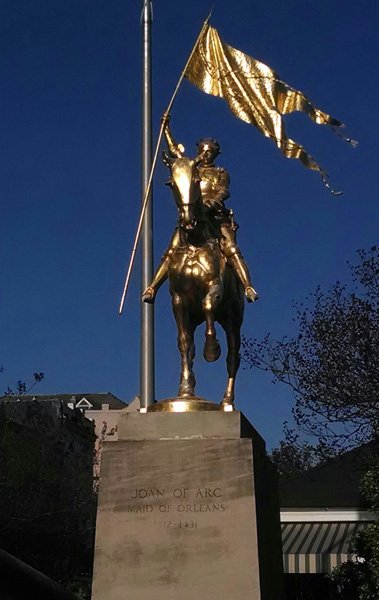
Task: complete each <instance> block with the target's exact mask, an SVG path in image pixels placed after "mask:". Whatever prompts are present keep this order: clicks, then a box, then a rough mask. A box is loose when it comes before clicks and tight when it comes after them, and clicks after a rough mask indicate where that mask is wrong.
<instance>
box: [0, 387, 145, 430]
mask: <svg viewBox="0 0 379 600" xmlns="http://www.w3.org/2000/svg"><path fill="white" fill-rule="evenodd" d="M5 401H7V402H30V401H37V402H40V403H51V402H53V403H56V404H57V405H60V404H62V405H63V406H66V407H68V408H69V409H74V408H76V409H79V410H80V411H81V412H82V413H83V415H84V416H85V417H87V419H90V420H91V421H93V422H94V423H95V434H96V435H97V436H98V437H100V436H101V434H102V432H103V430H104V423H105V424H106V431H107V432H108V434H109V432H111V431H113V432H114V433H113V435H111V436H109V437H111V438H112V440H117V421H118V417H119V414H120V412H121V411H122V410H128V411H133V410H138V408H139V399H138V396H136V398H134V400H133V401H132V402H131V403H130V404H126V403H125V402H123V401H122V400H120V399H119V398H117V396H114V395H113V394H111V393H110V392H105V393H97V394H92V393H79V394H33V395H25V396H17V395H14V396H3V398H0V403H1V402H5Z"/></svg>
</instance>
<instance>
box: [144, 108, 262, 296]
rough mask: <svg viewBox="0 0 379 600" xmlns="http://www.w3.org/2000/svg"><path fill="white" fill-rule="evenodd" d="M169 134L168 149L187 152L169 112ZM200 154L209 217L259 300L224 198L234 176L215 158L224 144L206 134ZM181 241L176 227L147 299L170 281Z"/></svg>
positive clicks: (227, 254) (177, 153) (226, 253)
mask: <svg viewBox="0 0 379 600" xmlns="http://www.w3.org/2000/svg"><path fill="white" fill-rule="evenodd" d="M163 118H164V121H165V130H164V131H165V136H166V141H167V146H168V150H169V153H170V155H171V156H173V157H177V158H179V157H182V156H184V147H183V146H182V144H177V143H176V142H175V140H174V138H173V135H172V133H171V129H170V127H169V115H165V116H164V117H163ZM197 148H198V155H200V156H201V157H202V158H201V162H200V163H199V166H198V172H199V176H200V179H201V181H200V189H201V195H202V200H203V203H204V204H205V205H206V206H207V207H208V208H209V218H210V220H211V221H212V224H213V225H214V228H215V230H216V232H217V233H218V237H219V240H220V248H221V252H222V253H223V255H224V256H225V258H226V260H227V261H228V264H229V265H230V266H231V268H232V269H233V271H234V272H235V273H236V275H237V277H238V278H239V279H240V281H241V283H242V285H243V287H244V290H245V296H246V299H247V301H248V302H254V301H255V300H258V294H257V292H256V291H255V289H254V288H253V286H252V284H251V281H250V274H249V269H248V266H247V264H246V262H245V259H244V258H243V256H242V253H241V250H240V249H239V247H238V245H237V241H236V230H237V228H238V225H237V224H236V223H235V221H234V218H233V211H231V210H228V209H227V208H226V207H225V205H224V202H225V200H227V199H228V198H229V196H230V192H229V183H230V177H229V174H228V172H227V170H226V169H223V168H222V167H216V166H215V164H214V163H215V160H216V158H217V156H218V155H219V154H220V144H219V143H218V142H217V140H214V139H212V138H203V139H201V140H200V141H199V142H198V143H197ZM178 244H179V231H178V228H176V229H175V232H174V235H173V237H172V239H171V242H170V245H169V247H168V248H167V250H166V252H165V253H164V255H163V257H162V261H161V264H160V265H159V267H158V269H157V271H156V273H155V276H154V279H153V281H152V282H151V284H150V286H149V287H148V288H146V290H145V291H144V293H143V294H142V300H143V301H144V302H149V303H152V302H154V300H155V296H156V293H157V291H158V289H159V288H160V287H161V285H162V284H163V283H164V282H165V281H166V279H167V275H168V265H169V262H170V257H171V255H172V253H173V252H174V249H175V248H176V247H177V246H178Z"/></svg>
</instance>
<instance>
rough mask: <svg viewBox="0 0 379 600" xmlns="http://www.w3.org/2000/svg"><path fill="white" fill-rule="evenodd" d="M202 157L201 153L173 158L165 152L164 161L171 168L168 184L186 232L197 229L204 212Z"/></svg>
mask: <svg viewBox="0 0 379 600" xmlns="http://www.w3.org/2000/svg"><path fill="white" fill-rule="evenodd" d="M201 159H202V156H201V155H200V156H197V157H196V158H195V159H193V160H191V159H190V158H187V157H185V156H183V157H180V158H171V157H170V156H168V155H167V154H166V152H163V162H164V164H165V165H166V166H167V167H169V169H170V177H169V179H168V181H167V185H169V186H170V187H171V189H172V193H173V195H174V200H175V203H176V206H177V209H178V211H179V225H180V227H181V228H182V229H184V231H186V232H189V231H192V230H193V229H195V227H196V225H197V222H198V218H199V216H200V215H201V212H202V207H203V202H202V199H201V192H200V181H201V179H200V177H199V173H198V171H197V165H198V164H199V163H200V161H201Z"/></svg>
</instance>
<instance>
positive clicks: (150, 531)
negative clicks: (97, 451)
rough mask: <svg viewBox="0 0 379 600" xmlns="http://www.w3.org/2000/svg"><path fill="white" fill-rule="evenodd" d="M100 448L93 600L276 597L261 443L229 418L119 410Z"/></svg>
mask: <svg viewBox="0 0 379 600" xmlns="http://www.w3.org/2000/svg"><path fill="white" fill-rule="evenodd" d="M118 433H119V441H118V442H109V443H107V444H104V448H103V456H102V464H101V477H100V495H99V506H98V517H97V530H96V548H95V564H94V582H93V593H92V600H125V599H127V600H147V599H148V598H149V600H150V598H152V597H154V599H155V600H194V599H197V600H242V599H244V600H247V599H251V600H279V599H281V598H282V595H281V594H282V554H281V539H280V523H279V509H278V505H277V496H276V493H275V489H274V487H275V486H274V485H273V479H272V473H271V468H270V465H269V463H268V461H267V458H266V455H265V446H264V442H263V440H262V438H261V437H260V436H259V435H258V434H257V432H256V431H255V430H254V429H253V427H252V426H251V425H250V424H249V423H248V421H246V419H244V417H243V416H242V415H241V413H239V412H238V411H235V412H233V413H223V412H215V413H206V412H205V413H201V412H198V413H196V412H195V413H178V414H176V413H148V414H143V415H140V414H135V413H130V414H128V413H126V414H122V415H121V419H120V423H119V431H118Z"/></svg>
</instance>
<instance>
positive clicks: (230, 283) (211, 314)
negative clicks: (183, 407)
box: [142, 115, 258, 408]
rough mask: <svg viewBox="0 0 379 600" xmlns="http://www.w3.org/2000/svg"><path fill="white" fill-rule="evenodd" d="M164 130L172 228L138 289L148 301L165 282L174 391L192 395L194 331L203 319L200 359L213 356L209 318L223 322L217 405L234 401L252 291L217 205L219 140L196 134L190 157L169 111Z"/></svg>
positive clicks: (232, 232)
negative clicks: (178, 365) (177, 368)
mask: <svg viewBox="0 0 379 600" xmlns="http://www.w3.org/2000/svg"><path fill="white" fill-rule="evenodd" d="M163 118H164V122H165V136H166V141H167V145H168V150H169V155H167V154H166V153H165V152H164V153H163V161H164V163H165V165H166V166H167V167H169V169H170V178H169V180H168V182H167V184H168V185H169V186H170V187H171V189H172V193H173V196H174V199H175V202H176V206H177V209H178V211H179V219H178V226H177V227H176V229H175V232H174V235H173V237H172V239H171V242H170V245H169V247H168V249H167V250H166V252H165V253H164V255H163V257H162V261H161V263H160V265H159V267H158V269H157V271H156V273H155V276H154V278H153V281H152V282H151V284H150V286H149V287H148V288H147V289H146V290H145V291H144V293H143V294H142V300H143V301H144V302H150V303H151V302H154V300H155V297H156V293H157V291H158V289H159V288H160V286H161V285H162V284H163V283H164V281H166V279H168V280H169V289H170V294H171V297H172V306H173V312H174V316H175V320H176V324H177V327H178V346H179V350H180V353H181V362H182V369H181V377H180V387H179V392H178V396H179V397H184V398H190V397H194V395H195V383H196V382H195V377H194V374H193V369H192V367H193V359H194V356H195V345H194V333H195V329H196V327H197V326H198V325H200V324H201V323H203V322H204V321H205V323H206V331H205V344H204V351H203V354H204V358H205V359H206V360H207V361H210V362H211V361H215V360H217V359H218V358H219V356H220V353H221V350H220V343H219V341H218V340H217V338H216V330H215V325H214V324H215V321H217V322H218V323H220V325H221V326H222V327H223V329H224V331H225V333H226V338H227V346H228V354H227V359H226V362H227V370H228V384H227V388H226V391H225V394H224V397H223V401H222V405H223V407H224V408H225V407H229V408H232V407H233V404H234V383H235V377H236V373H237V371H238V368H239V364H240V355H239V350H240V345H241V335H240V330H241V325H242V321H243V314H244V297H246V299H247V301H248V302H254V301H255V300H257V299H258V295H257V293H256V291H255V290H254V288H253V286H252V284H251V281H250V274H249V270H248V267H247V264H246V262H245V260H244V258H243V256H242V254H241V251H240V249H239V247H238V245H237V243H236V230H237V227H238V226H237V224H236V223H235V221H234V218H233V212H232V211H231V210H228V209H227V208H225V205H224V202H225V200H227V199H228V198H229V196H230V193H229V182H230V178H229V174H228V172H227V171H226V169H223V168H221V167H216V166H215V164H214V161H215V159H216V158H217V156H218V155H219V154H220V145H219V143H218V142H217V141H216V140H214V139H212V138H204V139H202V140H200V141H199V142H198V144H197V148H198V154H197V157H196V158H195V159H193V160H191V159H189V158H187V157H185V156H184V147H183V146H182V145H181V144H177V143H176V142H175V140H174V138H173V136H172V133H171V130H170V127H169V115H164V117H163Z"/></svg>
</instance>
